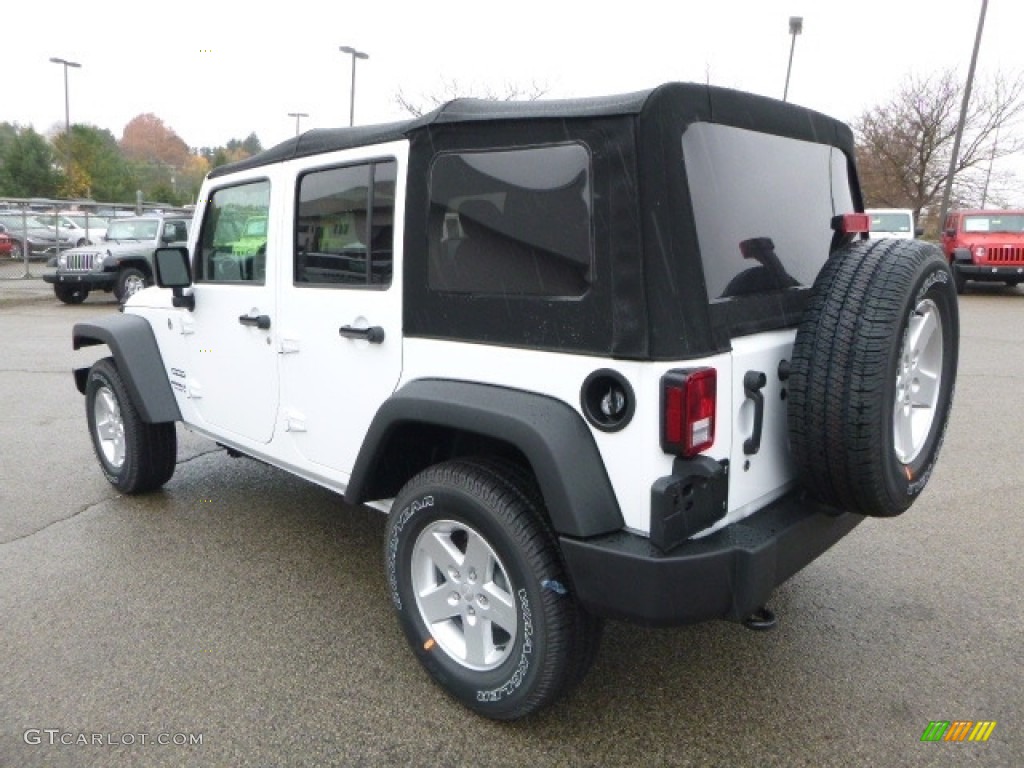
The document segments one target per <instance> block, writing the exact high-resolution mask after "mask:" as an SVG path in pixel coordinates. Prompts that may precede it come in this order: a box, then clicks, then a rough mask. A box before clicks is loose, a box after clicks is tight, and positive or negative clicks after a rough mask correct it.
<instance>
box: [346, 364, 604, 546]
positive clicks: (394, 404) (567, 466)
mask: <svg viewBox="0 0 1024 768" xmlns="http://www.w3.org/2000/svg"><path fill="white" fill-rule="evenodd" d="M415 425H423V426H424V427H429V428H431V429H437V428H441V429H446V430H453V431H457V432H462V433H470V434H473V435H476V436H481V437H484V438H489V439H493V440H495V441H500V442H502V443H505V444H507V445H509V446H512V447H514V448H516V449H517V450H518V451H519V452H520V453H521V454H522V455H523V456H524V457H525V458H526V460H527V461H528V462H529V464H530V467H531V469H532V470H533V473H534V476H535V477H536V479H537V484H538V486H539V487H540V491H541V494H542V495H543V497H544V501H545V505H546V507H547V510H548V514H549V516H550V519H551V523H552V525H553V527H554V528H555V530H556V531H557V532H558V533H560V534H562V535H567V536H579V537H585V536H595V535H599V534H603V533H610V532H612V531H617V530H620V529H621V528H622V527H623V526H624V522H623V519H622V513H621V511H620V509H619V505H618V501H617V500H616V497H615V492H614V490H613V489H612V485H611V481H610V480H609V479H608V475H607V473H606V471H605V467H604V462H603V460H602V458H601V454H600V452H599V451H598V448H597V444H596V443H595V442H594V436H593V434H592V433H591V431H590V428H589V427H588V426H587V425H586V423H585V422H584V420H583V417H582V416H581V415H580V414H579V413H577V412H576V411H575V410H573V409H572V408H571V407H570V406H569V405H567V404H566V403H564V402H562V401H560V400H556V399H554V398H550V397H546V396H544V395H539V394H535V393H531V392H524V391H521V390H515V389H507V388H504V387H496V386H491V385H486V384H475V383H469V382H463V381H446V380H438V379H419V380H416V381H412V382H410V383H409V384H407V385H405V386H404V387H402V388H401V389H399V390H398V391H397V392H395V394H394V395H392V396H391V397H390V398H388V400H386V401H385V402H384V404H383V405H382V406H381V407H380V409H379V410H378V411H377V414H376V416H375V417H374V419H373V422H372V423H371V425H370V429H369V430H368V431H367V434H366V437H365V439H364V441H363V445H362V447H361V449H360V451H359V456H358V457H357V458H356V463H355V466H354V467H353V470H352V475H351V478H350V481H349V485H348V488H347V490H346V493H345V500H346V501H348V502H349V503H361V502H364V501H368V500H371V499H372V498H374V496H373V491H372V489H373V487H374V486H375V485H377V486H378V487H379V483H378V480H379V474H380V473H384V472H386V471H387V468H386V467H382V466H381V464H382V462H381V459H382V458H383V456H384V455H385V453H386V451H387V450H388V445H389V442H390V441H392V440H393V439H400V436H399V437H397V438H396V436H398V435H399V433H400V432H401V431H402V430H407V429H409V428H410V427H415ZM408 479H409V478H403V482H404V481H405V480H408Z"/></svg>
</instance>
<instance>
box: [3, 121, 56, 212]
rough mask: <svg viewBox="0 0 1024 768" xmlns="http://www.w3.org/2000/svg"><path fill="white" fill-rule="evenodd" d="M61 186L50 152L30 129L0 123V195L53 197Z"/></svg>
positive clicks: (49, 148)
mask: <svg viewBox="0 0 1024 768" xmlns="http://www.w3.org/2000/svg"><path fill="white" fill-rule="evenodd" d="M59 185H60V174H59V173H58V172H57V170H56V167H55V158H54V153H53V148H52V147H51V146H50V144H49V143H48V142H47V141H46V139H45V138H44V137H43V136H41V135H40V134H38V133H36V132H35V130H33V129H32V128H31V127H28V128H22V127H20V126H18V125H16V124H11V123H0V195H4V196H6V197H54V196H56V194H57V190H58V187H59Z"/></svg>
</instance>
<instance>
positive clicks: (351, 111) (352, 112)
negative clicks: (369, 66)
mask: <svg viewBox="0 0 1024 768" xmlns="http://www.w3.org/2000/svg"><path fill="white" fill-rule="evenodd" d="M338 50H339V51H341V52H342V53H347V54H350V55H351V56H352V89H351V90H350V91H349V101H348V124H349V125H355V124H356V59H368V58H370V55H369V54H368V53H363V52H362V51H357V50H356V49H355V48H353V47H352V46H350V45H342V46H340V47H339V48H338Z"/></svg>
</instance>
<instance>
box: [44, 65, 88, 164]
mask: <svg viewBox="0 0 1024 768" xmlns="http://www.w3.org/2000/svg"><path fill="white" fill-rule="evenodd" d="M50 61H52V62H53V63H54V64H63V65H64V143H65V146H66V147H67V156H66V157H65V158H64V162H65V163H67V174H68V180H69V181H68V183H69V184H70V179H71V102H70V100H69V99H68V67H75V68H76V69H77V68H79V67H81V66H82V65H81V64H79V63H78V62H77V61H68V60H67V59H61V58H59V57H57V56H52V57H50Z"/></svg>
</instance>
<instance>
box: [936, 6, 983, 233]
mask: <svg viewBox="0 0 1024 768" xmlns="http://www.w3.org/2000/svg"><path fill="white" fill-rule="evenodd" d="M987 10H988V0H981V13H980V15H979V16H978V32H977V34H976V35H975V36H974V51H973V52H972V53H971V66H970V67H969V68H968V69H967V84H966V85H965V86H964V100H963V101H962V102H961V104H960V121H959V122H958V123H957V125H956V135H955V136H954V137H953V153H952V154H951V155H950V156H949V172H948V173H947V174H946V188H945V189H944V190H943V192H942V205H941V206H940V207H939V228H940V229H945V227H946V214H947V213H949V201H950V198H951V197H952V196H953V177H954V176H955V175H956V164H957V161H958V160H959V155H960V140H961V139H963V136H964V123H965V122H967V107H968V105H969V104H970V102H971V85H972V84H973V83H974V67H975V66H976V65H977V63H978V49H979V48H981V32H982V30H983V29H985V11H987Z"/></svg>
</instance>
